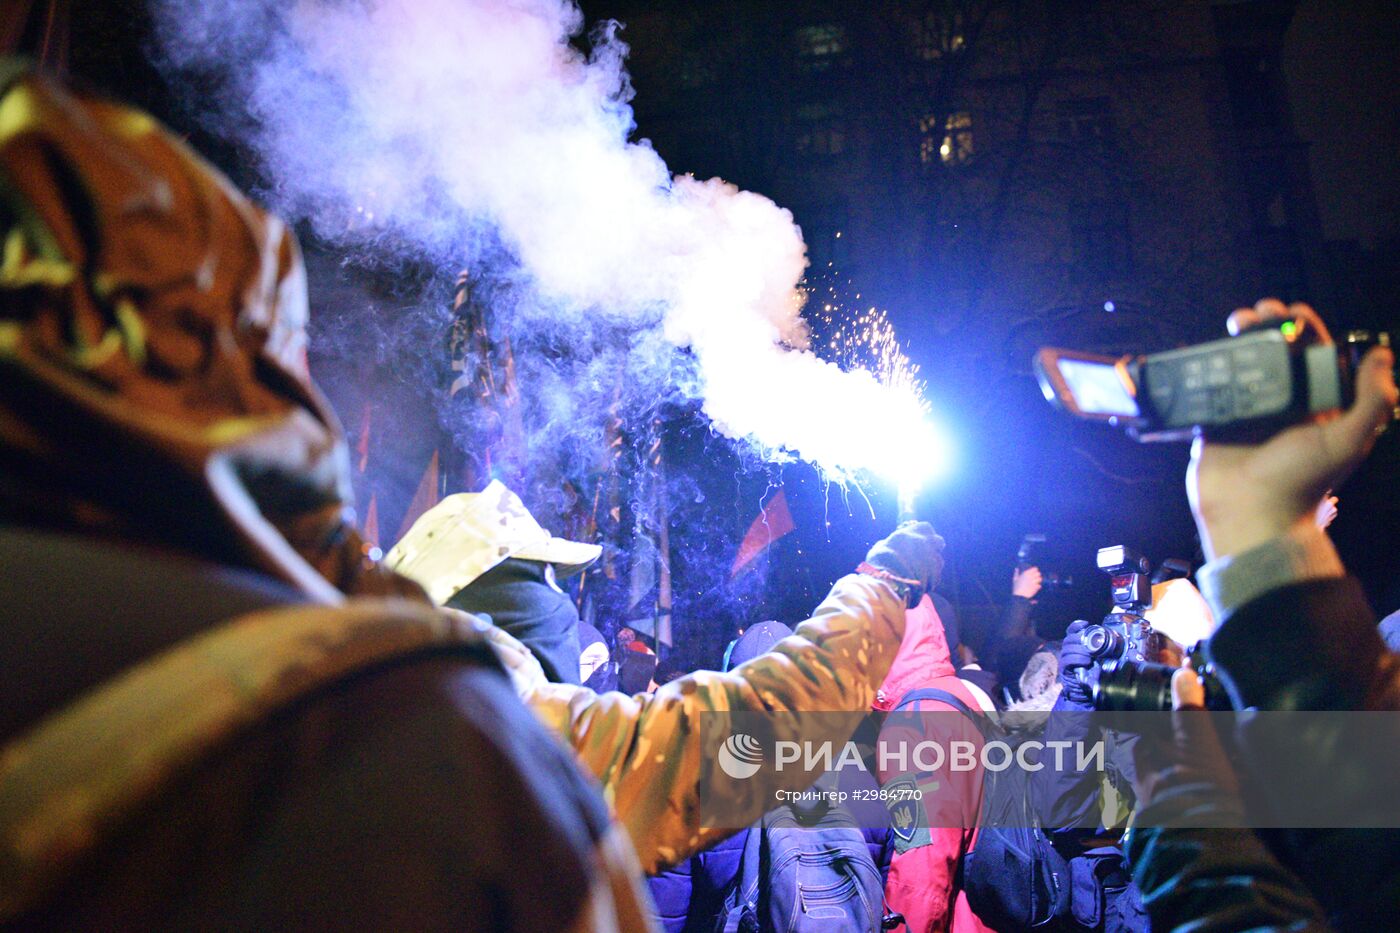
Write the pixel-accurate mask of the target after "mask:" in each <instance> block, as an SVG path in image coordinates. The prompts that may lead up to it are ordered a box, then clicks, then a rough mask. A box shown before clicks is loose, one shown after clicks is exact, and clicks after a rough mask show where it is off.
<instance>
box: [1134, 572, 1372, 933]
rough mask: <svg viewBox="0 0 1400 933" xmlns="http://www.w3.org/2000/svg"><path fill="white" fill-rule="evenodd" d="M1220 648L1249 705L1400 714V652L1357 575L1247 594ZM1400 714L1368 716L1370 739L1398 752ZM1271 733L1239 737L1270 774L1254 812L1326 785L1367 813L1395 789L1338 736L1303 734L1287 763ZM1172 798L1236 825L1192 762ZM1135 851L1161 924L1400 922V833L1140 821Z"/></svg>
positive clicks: (1245, 755)
mask: <svg viewBox="0 0 1400 933" xmlns="http://www.w3.org/2000/svg"><path fill="white" fill-rule="evenodd" d="M1209 656H1210V658H1211V660H1212V662H1213V663H1214V664H1215V665H1216V669H1217V671H1218V672H1219V674H1220V675H1221V679H1222V680H1223V681H1225V684H1226V687H1227V688H1228V690H1229V691H1230V693H1231V697H1232V699H1233V701H1234V703H1235V704H1236V706H1237V708H1248V707H1255V708H1258V709H1261V710H1289V709H1295V710H1386V711H1394V710H1397V709H1400V658H1397V656H1395V655H1392V654H1390V653H1388V652H1387V651H1386V650H1385V648H1384V646H1383V644H1382V643H1381V640H1380V637H1379V636H1378V634H1377V632H1376V627H1375V617H1374V614H1373V613H1372V611H1371V609H1370V607H1369V605H1368V604H1367V603H1366V600H1365V598H1364V596H1363V595H1362V592H1361V588H1360V586H1359V585H1358V584H1357V583H1356V581H1354V580H1351V579H1344V578H1337V579H1325V580H1314V581H1309V582H1304V583H1298V584H1293V585H1290V586H1285V587H1280V588H1278V589H1276V590H1273V591H1270V592H1268V593H1266V594H1264V595H1263V596H1261V597H1259V598H1257V599H1255V600H1253V601H1251V602H1249V603H1248V604H1246V605H1245V606H1243V607H1241V608H1240V609H1239V610H1237V611H1236V612H1235V613H1234V614H1233V615H1231V617H1230V618H1229V620H1228V621H1227V622H1226V623H1225V624H1224V625H1223V626H1222V627H1221V629H1220V630H1219V631H1218V632H1217V633H1216V634H1215V636H1214V637H1213V638H1212V639H1211V642H1210V645H1209ZM1360 719H1361V717H1357V720H1358V725H1361V724H1360ZM1398 721H1400V717H1390V716H1387V717H1367V718H1366V719H1365V721H1364V728H1366V729H1367V730H1368V732H1367V736H1366V740H1367V741H1370V742H1374V743H1378V744H1382V745H1385V746H1386V747H1400V724H1398ZM1347 722H1350V720H1347ZM1260 737H1261V734H1260V733H1259V732H1258V731H1257V729H1256V726H1255V725H1254V724H1252V723H1251V722H1249V721H1246V722H1245V723H1244V724H1243V725H1242V726H1241V728H1240V729H1239V731H1238V735H1237V736H1236V740H1237V743H1238V749H1239V754H1240V758H1241V764H1242V765H1243V766H1244V767H1245V768H1246V769H1247V771H1248V772H1249V773H1253V774H1262V775H1266V776H1267V777H1266V779H1265V780H1260V781H1258V782H1257V787H1258V789H1259V790H1258V793H1259V794H1260V797H1261V798H1262V799H1258V800H1255V799H1253V798H1251V799H1250V801H1249V802H1250V805H1251V807H1253V806H1261V807H1270V806H1282V805H1284V804H1287V803H1289V802H1291V801H1296V800H1298V799H1302V798H1304V797H1305V796H1306V795H1309V794H1316V793H1317V788H1318V787H1326V788H1327V792H1328V793H1329V794H1331V795H1333V797H1334V801H1335V802H1337V803H1340V804H1341V805H1343V806H1346V807H1354V808H1355V809H1356V811H1358V812H1366V811H1367V809H1368V808H1374V807H1376V806H1377V802H1378V801H1390V800H1393V798H1394V796H1395V793H1396V790H1395V775H1394V774H1393V773H1390V772H1389V771H1384V772H1383V771H1380V770H1379V769H1375V768H1374V767H1368V765H1369V764H1370V763H1369V762H1365V761H1360V760H1358V759H1357V758H1355V757H1353V756H1349V755H1345V754H1339V753H1338V751H1337V742H1336V736H1335V735H1334V734H1323V733H1322V732H1320V731H1319V732H1318V733H1316V734H1307V733H1306V732H1305V733H1303V734H1298V735H1296V736H1294V737H1293V742H1292V744H1291V748H1290V749H1289V750H1288V752H1287V755H1286V760H1283V757H1284V756H1283V754H1282V753H1281V752H1279V751H1276V750H1275V749H1276V745H1275V744H1274V743H1268V744H1265V743H1262V742H1261V741H1260ZM1251 786H1255V785H1251ZM1251 793H1253V792H1251ZM1164 795H1175V796H1176V800H1175V801H1174V802H1175V803H1176V804H1178V805H1179V804H1180V803H1181V801H1182V799H1183V798H1185V799H1187V800H1189V801H1190V802H1191V803H1193V804H1194V805H1195V806H1196V807H1197V808H1198V809H1197V812H1198V813H1199V814H1200V815H1201V817H1202V818H1201V819H1200V820H1198V821H1197V822H1198V825H1199V824H1209V823H1210V822H1211V821H1212V820H1217V821H1219V822H1223V823H1230V822H1232V818H1233V817H1235V816H1237V814H1238V809H1239V807H1240V806H1241V803H1240V801H1239V799H1238V797H1237V796H1236V795H1234V794H1233V793H1232V791H1231V790H1230V788H1228V787H1221V786H1220V784H1219V783H1218V782H1215V781H1213V780H1210V779H1208V778H1207V779H1204V780H1203V779H1201V776H1200V775H1199V774H1194V773H1192V769H1191V768H1190V767H1186V768H1182V769H1178V770H1177V771H1176V772H1175V773H1174V774H1168V775H1164V781H1163V784H1162V785H1161V786H1159V789H1158V791H1157V793H1156V794H1155V795H1154V797H1156V798H1158V799H1159V800H1160V799H1162V798H1163V796H1164ZM1192 795H1194V796H1192ZM1129 856H1130V858H1131V860H1132V862H1133V865H1134V872H1135V875H1136V877H1137V881H1138V884H1139V885H1140V886H1141V887H1142V889H1143V895H1144V899H1145V901H1146V903H1147V906H1148V909H1149V911H1150V912H1151V915H1152V919H1153V927H1154V929H1157V928H1160V929H1173V928H1176V927H1177V926H1179V925H1182V924H1185V923H1188V922H1189V923H1194V924H1197V925H1198V926H1196V927H1193V929H1208V930H1215V929H1285V928H1286V929H1289V930H1295V929H1325V928H1327V926H1328V924H1331V925H1333V926H1335V927H1336V928H1339V929H1347V930H1373V929H1374V930H1382V929H1383V930H1391V929H1394V928H1395V924H1396V918H1397V917H1400V831H1396V830H1383V829H1375V830H1364V829H1296V830H1281V831H1269V832H1259V833H1251V832H1248V831H1240V830H1218V829H1141V830H1135V831H1134V832H1133V833H1132V834H1131V838H1130V841H1129Z"/></svg>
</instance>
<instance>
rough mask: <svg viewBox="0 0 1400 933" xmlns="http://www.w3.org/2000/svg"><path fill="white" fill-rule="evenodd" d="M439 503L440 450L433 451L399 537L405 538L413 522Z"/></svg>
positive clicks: (400, 528) (401, 526)
mask: <svg viewBox="0 0 1400 933" xmlns="http://www.w3.org/2000/svg"><path fill="white" fill-rule="evenodd" d="M437 504H438V452H437V451H436V450H435V451H433V458H432V459H431V460H429V461H428V468H427V469H426V470H424V471H423V478H422V479H420V480H419V481H418V489H417V490H416V491H415V492H414V493H413V501H411V502H410V503H409V504H408V512H407V513H406V514H405V515H404V517H403V524H402V525H400V526H399V537H398V538H396V539H395V540H399V539H401V538H403V536H404V535H406V534H408V529H410V528H412V527H413V523H414V522H416V521H418V519H420V518H422V517H423V513H424V512H426V511H428V509H431V508H432V507H433V506H435V505H437Z"/></svg>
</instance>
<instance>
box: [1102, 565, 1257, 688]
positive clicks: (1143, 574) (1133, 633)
mask: <svg viewBox="0 0 1400 933" xmlns="http://www.w3.org/2000/svg"><path fill="white" fill-rule="evenodd" d="M1097 563H1098V567H1099V569H1100V570H1102V571H1103V572H1104V573H1106V574H1108V577H1109V580H1110V591H1111V593H1112V595H1113V611H1111V612H1110V613H1109V614H1108V615H1106V616H1104V619H1103V622H1101V623H1099V624H1098V625H1090V626H1087V627H1086V628H1084V629H1083V630H1082V631H1081V632H1080V633H1079V639H1080V642H1081V643H1082V644H1083V645H1084V647H1085V648H1087V649H1088V650H1089V654H1090V655H1091V656H1092V657H1093V659H1094V662H1095V663H1096V664H1097V665H1098V668H1099V670H1098V676H1097V678H1095V679H1094V681H1093V683H1092V688H1093V697H1094V708H1095V709H1097V710H1101V711H1104V712H1128V711H1141V710H1170V709H1171V708H1172V690H1171V683H1172V675H1173V674H1175V673H1176V671H1177V668H1175V667H1172V666H1171V665H1169V664H1161V663H1159V662H1158V661H1157V658H1158V657H1159V656H1160V655H1161V651H1162V648H1163V647H1164V645H1165V641H1166V640H1165V638H1164V637H1163V636H1162V635H1161V634H1160V633H1159V632H1157V631H1155V630H1154V629H1153V628H1152V624H1151V623H1150V622H1148V621H1147V619H1146V618H1145V617H1144V616H1143V613H1144V612H1146V611H1147V607H1148V606H1150V605H1152V583H1153V577H1152V576H1151V575H1150V574H1151V569H1152V568H1151V564H1150V563H1149V562H1148V560H1147V558H1145V557H1143V556H1142V555H1140V554H1138V553H1136V552H1134V551H1132V550H1131V549H1129V548H1127V547H1124V546H1123V545H1121V544H1119V545H1114V546H1112V547H1105V548H1099V552H1098V559H1097ZM1182 563H1183V562H1180V561H1164V562H1163V565H1164V567H1167V570H1168V572H1169V573H1170V574H1172V575H1177V574H1178V573H1179V571H1180V570H1181V565H1182ZM1187 570H1188V572H1189V567H1188V568H1187ZM1159 573H1160V571H1159ZM1180 575H1181V576H1185V574H1180ZM1163 579H1171V577H1170V576H1167V577H1164V578H1163ZM1159 582H1160V581H1159ZM1189 657H1190V658H1191V663H1192V666H1193V667H1194V669H1195V670H1196V673H1197V674H1198V675H1200V677H1201V682H1202V684H1203V685H1204V686H1205V693H1206V708H1207V709H1216V710H1228V709H1229V708H1230V699H1229V697H1228V696H1227V695H1226V693H1225V688H1224V686H1223V685H1222V684H1221V683H1220V680H1219V679H1218V678H1217V677H1216V676H1215V673H1214V671H1213V670H1212V669H1211V666H1210V665H1209V664H1208V663H1207V662H1206V660H1205V657H1204V654H1203V652H1202V651H1201V649H1200V646H1199V645H1196V646H1193V647H1192V648H1191V650H1190V652H1189Z"/></svg>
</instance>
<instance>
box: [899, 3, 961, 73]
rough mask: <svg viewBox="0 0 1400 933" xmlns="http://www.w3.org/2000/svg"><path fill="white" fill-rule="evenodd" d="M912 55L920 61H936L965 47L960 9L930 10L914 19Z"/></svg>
mask: <svg viewBox="0 0 1400 933" xmlns="http://www.w3.org/2000/svg"><path fill="white" fill-rule="evenodd" d="M911 25H912V26H913V33H914V56H915V57H916V58H918V59H921V60H922V61H926V62H933V61H938V60H939V59H940V58H943V57H945V56H947V55H952V54H954V53H956V52H961V51H962V50H963V49H964V48H966V47H967V36H966V34H965V33H964V32H963V15H962V11H961V10H954V11H952V12H944V11H930V12H928V13H925V14H924V15H922V16H920V17H917V18H915V19H914V21H913V23H912V24H911Z"/></svg>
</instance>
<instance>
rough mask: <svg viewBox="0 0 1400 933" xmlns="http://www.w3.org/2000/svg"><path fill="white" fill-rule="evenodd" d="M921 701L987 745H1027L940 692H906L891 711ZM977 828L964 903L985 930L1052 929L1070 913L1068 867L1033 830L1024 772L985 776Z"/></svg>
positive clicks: (965, 868) (966, 861)
mask: <svg viewBox="0 0 1400 933" xmlns="http://www.w3.org/2000/svg"><path fill="white" fill-rule="evenodd" d="M919 700H931V701H935V702H938V703H944V704H947V705H948V706H951V707H953V708H954V709H956V710H958V711H959V712H961V713H962V714H963V715H964V716H967V717H968V718H969V719H970V720H972V722H973V723H974V724H975V725H976V726H977V728H978V730H979V731H980V732H981V733H982V737H983V738H984V739H985V740H987V741H988V742H992V741H996V742H1004V743H1006V744H1007V745H1008V746H1010V747H1011V748H1012V749H1013V750H1018V749H1019V745H1020V743H1021V741H1024V740H1025V737H1024V736H1021V737H1018V736H1016V735H1015V734H1012V733H1008V732H1007V731H1006V730H1005V729H1003V728H1002V727H1001V725H1000V723H998V722H997V721H996V720H994V719H992V718H991V717H990V716H988V715H987V714H986V713H984V712H982V711H981V710H974V709H972V708H971V707H969V706H968V705H967V704H966V703H964V702H963V701H962V700H960V699H959V698H958V697H957V696H956V695H954V694H952V693H949V692H948V691H946V690H936V689H926V690H912V691H910V692H909V693H908V694H906V695H905V696H904V697H902V698H901V699H900V701H899V706H897V707H895V709H901V708H903V707H905V706H907V705H909V704H911V703H915V702H917V701H919ZM979 824H980V828H979V829H978V830H977V838H976V840H975V841H974V842H973V846H972V849H971V851H969V852H968V853H967V855H965V856H964V857H963V863H962V889H963V891H964V892H966V894H967V902H968V906H969V907H971V908H972V911H973V913H975V914H977V917H978V919H980V920H981V921H982V922H983V923H985V924H986V925H987V926H990V927H991V928H993V929H995V930H1000V931H1006V933H1013V931H1018V930H1034V929H1038V928H1046V929H1053V928H1054V927H1055V925H1056V918H1058V917H1064V916H1067V914H1068V911H1069V884H1070V873H1069V865H1068V863H1067V862H1066V861H1065V859H1064V857H1063V856H1061V855H1060V853H1059V852H1058V851H1056V849H1055V847H1054V846H1053V845H1052V844H1051V843H1050V839H1049V838H1048V837H1047V836H1046V835H1045V833H1044V832H1043V831H1042V830H1041V828H1040V826H1039V823H1038V820H1037V818H1036V813H1035V807H1034V804H1033V802H1032V798H1031V787H1030V774H1029V773H1028V772H1027V771H1026V770H1025V769H1023V768H1007V769H1006V770H1004V771H997V772H987V773H986V774H985V775H984V783H983V791H982V813H981V819H980V820H979Z"/></svg>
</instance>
